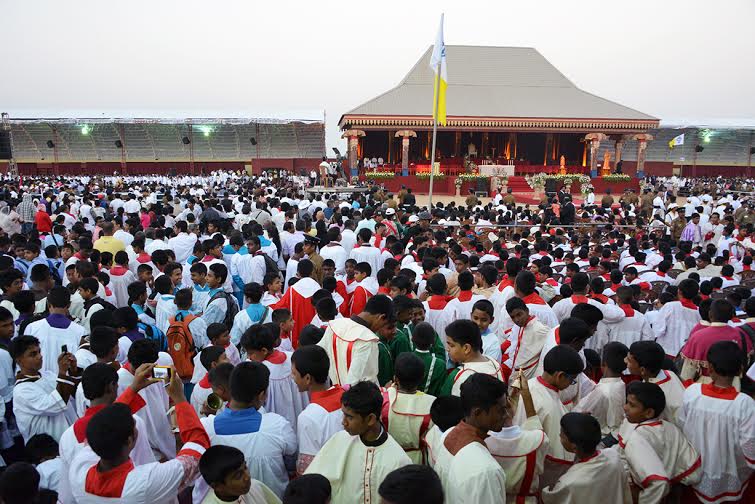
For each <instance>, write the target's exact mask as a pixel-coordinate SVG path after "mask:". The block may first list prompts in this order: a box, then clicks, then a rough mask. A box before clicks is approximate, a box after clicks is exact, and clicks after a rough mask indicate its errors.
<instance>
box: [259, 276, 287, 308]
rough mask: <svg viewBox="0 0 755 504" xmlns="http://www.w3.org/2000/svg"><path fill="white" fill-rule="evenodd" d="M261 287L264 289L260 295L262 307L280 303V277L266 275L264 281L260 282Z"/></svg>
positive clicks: (281, 283) (281, 287)
mask: <svg viewBox="0 0 755 504" xmlns="http://www.w3.org/2000/svg"><path fill="white" fill-rule="evenodd" d="M262 286H263V287H264V289H265V293H264V294H263V295H262V299H261V301H260V304H262V306H270V305H272V304H275V303H277V302H278V301H280V298H281V291H282V289H283V282H282V281H281V279H280V276H279V275H277V274H276V273H272V272H271V273H267V274H266V275H265V279H264V280H263V282H262Z"/></svg>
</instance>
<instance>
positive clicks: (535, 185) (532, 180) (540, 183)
mask: <svg viewBox="0 0 755 504" xmlns="http://www.w3.org/2000/svg"><path fill="white" fill-rule="evenodd" d="M545 179H546V175H545V173H536V174H535V175H525V177H524V180H526V181H527V184H528V185H529V186H530V187H531V188H532V189H534V190H536V191H538V190H542V189H543V188H544V187H545Z"/></svg>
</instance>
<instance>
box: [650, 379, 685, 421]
mask: <svg viewBox="0 0 755 504" xmlns="http://www.w3.org/2000/svg"><path fill="white" fill-rule="evenodd" d="M648 381H649V382H650V383H655V384H656V385H658V386H659V387H661V390H663V394H664V395H665V396H666V409H664V410H663V414H662V415H661V418H663V419H664V420H668V421H670V422H674V423H676V422H677V420H676V417H677V414H678V412H679V409H680V408H681V407H682V402H683V401H684V384H682V381H681V380H680V379H679V377H678V376H676V374H675V373H672V372H671V371H666V370H665V369H661V372H660V373H658V376H656V377H655V378H650V380H648Z"/></svg>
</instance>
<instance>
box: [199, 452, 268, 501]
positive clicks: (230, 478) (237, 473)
mask: <svg viewBox="0 0 755 504" xmlns="http://www.w3.org/2000/svg"><path fill="white" fill-rule="evenodd" d="M199 472H200V474H202V479H203V480H204V481H205V482H206V483H207V484H208V485H209V486H210V488H211V490H210V491H209V492H208V493H207V497H205V498H204V500H202V504H223V503H226V502H236V503H238V504H280V499H279V498H278V496H277V495H275V494H274V493H273V491H272V490H270V488H268V487H267V485H265V484H264V483H262V482H260V481H257V480H255V479H252V478H251V477H250V476H249V469H248V468H247V466H246V460H244V452H242V451H241V450H239V449H238V448H234V447H233V446H225V445H216V446H210V447H209V448H208V449H207V450H206V451H205V452H204V455H202V458H200V459H199Z"/></svg>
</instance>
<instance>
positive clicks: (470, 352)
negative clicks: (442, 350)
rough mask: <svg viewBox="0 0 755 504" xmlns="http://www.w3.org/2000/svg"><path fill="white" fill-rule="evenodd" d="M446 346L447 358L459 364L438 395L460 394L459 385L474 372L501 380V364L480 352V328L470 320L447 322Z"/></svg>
mask: <svg viewBox="0 0 755 504" xmlns="http://www.w3.org/2000/svg"><path fill="white" fill-rule="evenodd" d="M446 347H447V349H448V358H449V359H450V360H451V361H452V362H455V363H458V364H459V366H458V367H457V368H456V369H455V370H453V371H452V372H451V373H450V374H449V375H448V377H447V378H446V382H445V384H444V385H443V388H442V389H441V392H440V395H449V394H450V395H455V396H458V395H460V393H461V385H462V384H463V383H464V382H465V381H466V380H468V379H469V377H470V376H472V375H474V374H476V373H483V374H487V375H490V376H494V377H496V378H498V379H499V380H503V373H502V371H501V365H500V364H499V363H498V362H496V361H494V360H493V359H491V358H490V357H487V356H485V355H483V354H482V336H481V335H480V328H479V327H477V324H475V323H474V322H472V321H471V320H455V321H453V322H451V323H450V324H448V326H447V327H446Z"/></svg>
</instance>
